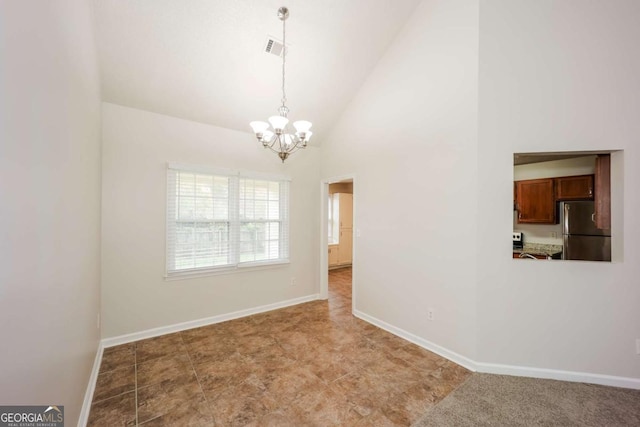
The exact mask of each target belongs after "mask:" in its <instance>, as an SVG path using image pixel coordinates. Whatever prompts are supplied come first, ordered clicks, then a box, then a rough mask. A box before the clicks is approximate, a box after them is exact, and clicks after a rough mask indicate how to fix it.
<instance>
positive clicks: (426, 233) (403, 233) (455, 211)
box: [322, 0, 478, 357]
mask: <svg viewBox="0 0 640 427" xmlns="http://www.w3.org/2000/svg"><path fill="white" fill-rule="evenodd" d="M477 63H478V3H477V2H474V1H467V0H459V1H451V0H446V1H439V0H433V1H424V2H422V4H421V5H420V6H419V7H418V8H417V10H416V12H415V13H414V15H413V16H412V18H411V19H410V21H409V22H408V23H407V25H406V26H405V28H404V29H403V30H402V31H401V33H400V34H399V36H398V37H397V39H396V40H395V41H394V43H393V44H392V46H391V47H390V49H389V50H388V51H387V53H386V54H385V56H384V57H383V58H382V59H381V61H380V62H379V64H378V65H377V67H376V68H375V70H374V71H373V72H372V74H371V75H370V76H369V78H368V79H367V80H366V81H365V82H364V84H363V86H362V88H361V89H360V91H359V93H358V95H357V96H356V97H355V99H354V100H353V101H352V103H351V104H350V106H349V107H348V108H347V110H346V111H345V113H344V114H343V115H342V116H341V119H340V121H339V122H338V123H337V124H336V127H335V128H334V130H333V132H332V133H331V135H330V137H329V138H328V140H327V141H326V142H323V146H322V154H323V159H322V160H323V162H322V165H323V170H322V175H323V177H324V178H325V179H330V178H331V177H335V176H341V175H346V174H352V173H354V174H355V176H356V178H355V181H354V187H355V200H354V205H355V216H354V220H355V222H356V224H357V225H356V227H357V228H358V229H360V231H361V237H359V238H356V240H355V242H354V256H355V263H354V287H355V290H354V291H355V300H356V307H355V309H356V310H357V311H359V312H362V313H364V314H366V315H368V316H372V317H374V318H376V319H378V320H381V321H383V322H386V323H388V324H390V325H392V326H394V327H396V328H401V329H402V330H404V331H406V332H409V333H411V334H414V335H417V336H418V337H420V338H421V339H426V340H429V341H431V342H433V343H437V344H439V345H441V346H443V347H446V348H447V349H449V350H451V351H453V352H457V353H460V354H463V355H466V356H468V357H473V355H474V352H475V342H474V340H475V335H476V331H475V325H474V321H475V306H476V302H475V273H476V262H477V259H476V256H475V253H474V248H475V239H476V235H475V233H476V227H477V222H476V218H475V212H476V210H477V208H476V204H477V200H476V193H477V185H476V182H475V178H476V169H477V165H476V158H477V152H476V145H477V139H476V135H477V131H476V126H477ZM427 307H431V308H433V309H434V314H435V316H434V317H435V319H434V320H433V321H428V320H427Z"/></svg>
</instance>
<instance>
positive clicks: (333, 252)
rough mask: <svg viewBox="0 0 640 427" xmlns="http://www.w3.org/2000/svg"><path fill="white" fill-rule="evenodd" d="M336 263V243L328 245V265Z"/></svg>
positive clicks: (331, 265)
mask: <svg viewBox="0 0 640 427" xmlns="http://www.w3.org/2000/svg"><path fill="white" fill-rule="evenodd" d="M336 265H338V245H329V267H334V266H336Z"/></svg>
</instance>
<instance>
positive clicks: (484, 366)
mask: <svg viewBox="0 0 640 427" xmlns="http://www.w3.org/2000/svg"><path fill="white" fill-rule="evenodd" d="M353 314H354V315H355V316H356V317H359V318H360V319H362V320H364V321H366V322H369V323H371V324H372V325H375V326H378V327H379V328H382V329H384V330H385V331H387V332H390V333H392V334H394V335H396V336H398V337H400V338H403V339H405V340H407V341H410V342H412V343H414V344H416V345H419V346H420V347H422V348H424V349H427V350H429V351H432V352H434V353H436V354H439V355H440V356H442V357H444V358H446V359H449V360H451V361H452V362H455V363H457V364H458V365H462V366H464V367H465V368H467V369H469V370H470V371H474V372H481V373H486V374H497V375H512V376H517V377H529V378H541V379H550V380H559V381H572V382H579V383H589V384H599V385H606V386H612V387H622V388H632V389H638V390H640V378H630V377H617V376H613V375H602V374H593V373H589V372H576V371H563V370H557V369H544V368H531V367H526V366H515V365H500V364H495V363H483V362H476V361H474V360H471V359H469V358H467V357H465V356H462V355H460V354H458V353H455V352H453V351H450V350H448V349H446V348H444V347H441V346H439V345H437V344H434V343H432V342H431V341H428V340H425V339H424V338H420V337H418V336H416V335H413V334H412V333H410V332H407V331H405V330H403V329H400V328H397V327H395V326H393V325H390V324H388V323H386V322H384V321H382V320H380V319H377V318H375V317H373V316H369V315H368V314H365V313H363V312H361V311H358V310H354V311H353Z"/></svg>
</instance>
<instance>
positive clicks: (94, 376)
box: [78, 342, 104, 427]
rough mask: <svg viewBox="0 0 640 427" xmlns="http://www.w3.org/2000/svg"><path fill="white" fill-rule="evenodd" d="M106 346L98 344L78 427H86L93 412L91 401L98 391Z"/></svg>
mask: <svg viewBox="0 0 640 427" xmlns="http://www.w3.org/2000/svg"><path fill="white" fill-rule="evenodd" d="M103 351H104V346H103V345H102V342H100V343H99V344H98V350H97V351H96V357H95V359H94V360H93V369H91V376H90V377H89V384H88V385H87V391H86V392H85V393H84V400H83V401H82V408H80V417H79V418H78V427H86V425H87V422H88V421H89V411H90V410H91V401H92V400H93V392H94V391H95V389H96V381H97V380H98V372H99V371H100V363H101V362H102V353H103Z"/></svg>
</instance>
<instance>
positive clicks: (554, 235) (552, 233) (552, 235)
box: [551, 231, 558, 239]
mask: <svg viewBox="0 0 640 427" xmlns="http://www.w3.org/2000/svg"><path fill="white" fill-rule="evenodd" d="M551 237H552V238H554V239H555V238H557V237H558V233H557V232H555V231H552V232H551Z"/></svg>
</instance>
